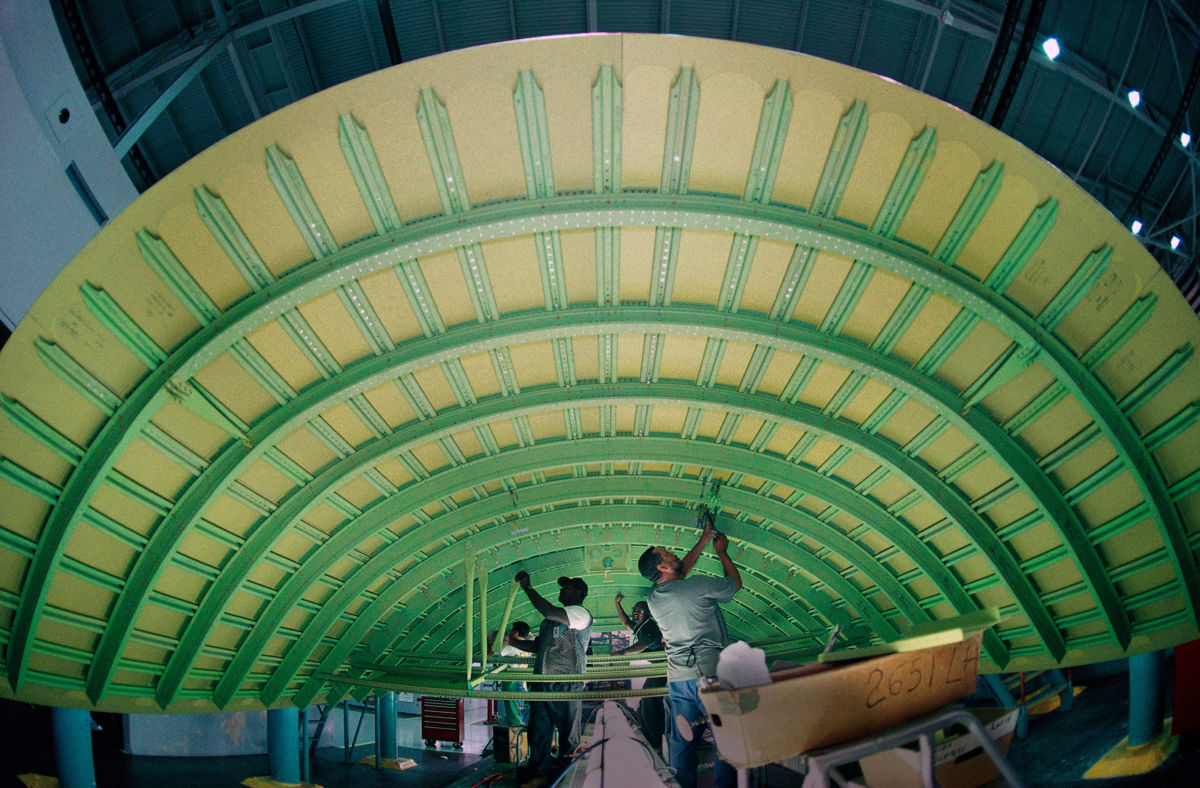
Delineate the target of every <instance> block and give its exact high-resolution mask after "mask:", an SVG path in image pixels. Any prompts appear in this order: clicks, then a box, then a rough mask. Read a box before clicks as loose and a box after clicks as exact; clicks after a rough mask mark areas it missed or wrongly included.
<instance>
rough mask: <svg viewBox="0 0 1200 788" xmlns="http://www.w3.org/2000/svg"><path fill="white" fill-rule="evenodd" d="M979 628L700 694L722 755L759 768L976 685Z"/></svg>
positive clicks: (877, 727) (886, 723)
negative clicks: (908, 648)
mask: <svg viewBox="0 0 1200 788" xmlns="http://www.w3.org/2000/svg"><path fill="white" fill-rule="evenodd" d="M982 639H983V634H982V632H976V633H974V634H973V635H969V636H965V637H964V638H963V639H961V640H958V641H957V642H951V643H943V644H942V645H937V646H932V647H929V648H922V649H919V650H915V651H906V652H901V653H891V654H884V655H882V656H875V657H869V658H865V659H860V660H852V659H848V658H847V657H846V654H848V653H850V652H843V654H841V655H839V657H838V660H840V661H831V662H826V663H810V664H807V665H801V666H800V667H797V668H792V669H789V670H784V671H778V672H776V673H772V674H771V683H770V684H765V685H763V686H760V687H747V688H745V689H733V690H722V689H721V688H720V687H719V686H714V687H710V688H708V689H705V690H702V691H701V692H700V699H701V701H702V702H703V703H704V707H705V708H706V709H707V710H708V713H709V720H710V722H711V724H712V731H713V738H714V739H715V741H716V744H717V749H718V751H720V753H721V757H722V758H723V759H724V760H725V761H727V762H729V763H731V764H733V765H734V766H736V767H738V768H748V767H753V766H762V765H765V764H768V763H773V762H775V761H779V760H783V759H784V758H790V757H792V756H795V755H799V754H801V753H804V752H809V751H811V750H815V749H818V748H820V747H828V746H830V745H833V744H837V743H839V742H844V741H849V740H851V739H857V738H859V737H861V736H866V735H868V734H871V733H876V732H878V731H881V730H885V729H887V728H890V727H893V726H895V725H898V724H900V723H902V722H905V721H906V720H909V719H911V718H912V717H916V716H917V715H920V714H925V713H928V712H930V711H933V710H934V709H937V708H939V707H941V706H944V705H945V704H947V703H949V702H951V701H953V700H957V699H958V698H963V697H966V696H967V695H970V694H971V692H973V691H974V689H975V676H976V672H977V669H978V665H979V648H980V644H981V642H982Z"/></svg>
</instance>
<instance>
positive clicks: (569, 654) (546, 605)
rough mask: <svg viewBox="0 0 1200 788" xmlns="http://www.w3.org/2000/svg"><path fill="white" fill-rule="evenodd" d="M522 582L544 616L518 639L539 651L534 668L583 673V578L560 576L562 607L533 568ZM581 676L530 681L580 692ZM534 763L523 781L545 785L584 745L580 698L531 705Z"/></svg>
mask: <svg viewBox="0 0 1200 788" xmlns="http://www.w3.org/2000/svg"><path fill="white" fill-rule="evenodd" d="M516 580H517V583H518V585H520V586H521V588H523V589H525V595H526V596H528V597H529V601H530V603H532V604H533V609H534V610H536V611H537V612H539V613H541V614H542V615H543V616H545V620H544V621H542V625H541V627H539V628H538V636H537V637H536V638H535V639H534V640H532V641H525V642H524V643H517V644H515V645H516V646H517V647H518V648H522V649H524V650H526V651H532V652H534V653H536V654H537V656H536V657H535V658H534V662H533V672H534V673H538V674H543V675H556V674H571V673H583V672H584V670H585V669H586V667H587V648H588V643H589V642H590V641H591V638H592V614H591V613H589V612H588V610H587V608H585V607H584V606H583V600H584V599H585V598H587V592H588V587H587V583H585V582H584V581H583V578H582V577H560V578H558V585H559V590H558V602H559V604H560V605H562V607H559V606H557V605H554V604H552V603H551V602H550V601H549V600H547V599H546V598H545V597H543V596H542V595H541V594H539V593H538V592H537V591H535V590H534V589H533V586H532V585H530V582H529V573H528V572H526V571H524V570H522V571H520V572H517V577H516ZM582 689H583V682H582V681H551V682H540V681H539V682H530V690H531V695H530V698H531V700H532V699H533V698H534V697H535V696H534V695H533V694H532V693H536V692H538V691H542V692H579V691H581V690H582ZM529 705H530V710H529V762H528V763H527V764H526V765H525V766H523V767H521V769H520V770H519V771H518V773H517V777H518V782H519V783H520V784H521V785H523V786H539V785H546V784H548V783H549V782H550V780H551V777H553V776H555V775H556V773H557V772H558V771H561V769H562V768H563V767H565V765H566V759H567V756H568V755H570V753H571V752H572V751H574V749H575V747H576V746H577V745H578V744H579V727H580V725H579V723H580V716H581V714H582V711H583V704H582V702H581V701H578V700H532V702H531V703H530V704H529ZM555 730H557V731H558V761H557V763H555V762H553V761H552V760H551V758H550V740H551V739H552V738H553V736H554V731H555Z"/></svg>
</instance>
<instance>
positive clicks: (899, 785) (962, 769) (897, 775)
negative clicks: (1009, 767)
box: [858, 709, 1020, 788]
mask: <svg viewBox="0 0 1200 788" xmlns="http://www.w3.org/2000/svg"><path fill="white" fill-rule="evenodd" d="M967 711H969V712H971V713H972V714H974V715H975V717H976V718H978V720H979V721H980V722H981V723H983V726H984V729H985V730H986V731H987V732H988V735H990V736H991V737H992V739H994V740H995V742H996V744H997V746H999V748H1000V752H1002V753H1004V754H1006V755H1007V754H1008V747H1009V745H1010V744H1011V743H1012V737H1013V731H1014V730H1015V729H1016V727H1017V717H1018V715H1019V714H1020V709H967ZM858 763H859V765H860V766H861V767H862V772H863V779H865V780H866V782H867V785H869V786H871V788H908V786H912V785H921V753H920V751H919V750H918V749H917V748H916V745H915V744H914V745H913V746H912V747H897V748H896V749H892V750H884V751H883V752H877V753H875V754H874V755H868V756H867V757H866V758H862V759H861V760H859V762H858ZM933 765H934V768H933V774H934V777H935V779H936V780H937V784H938V785H939V786H941V788H979V786H981V785H986V784H987V783H990V782H991V781H992V780H995V779H996V778H998V777H999V776H1000V770H999V769H997V768H996V764H995V763H994V762H993V761H992V759H991V758H990V757H989V756H988V754H987V753H986V752H984V750H983V747H981V746H980V744H979V742H978V740H977V739H976V738H975V734H973V733H971V732H970V731H960V732H957V733H951V734H950V735H947V736H945V738H943V739H941V740H940V741H939V742H938V743H936V744H935V745H934V748H933Z"/></svg>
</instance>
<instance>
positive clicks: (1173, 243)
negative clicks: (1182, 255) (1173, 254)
mask: <svg viewBox="0 0 1200 788" xmlns="http://www.w3.org/2000/svg"><path fill="white" fill-rule="evenodd" d="M1180 243H1181V241H1180V239H1179V236H1178V235H1172V236H1171V249H1172V250H1174V249H1178V248H1179V244H1180Z"/></svg>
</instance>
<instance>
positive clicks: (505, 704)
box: [499, 621, 529, 727]
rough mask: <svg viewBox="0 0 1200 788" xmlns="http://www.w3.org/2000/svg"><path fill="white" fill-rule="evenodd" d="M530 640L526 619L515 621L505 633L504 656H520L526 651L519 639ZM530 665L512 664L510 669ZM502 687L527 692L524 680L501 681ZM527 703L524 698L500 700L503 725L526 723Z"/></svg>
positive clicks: (502, 652) (507, 689)
mask: <svg viewBox="0 0 1200 788" xmlns="http://www.w3.org/2000/svg"><path fill="white" fill-rule="evenodd" d="M528 640H529V625H528V624H526V623H525V622H524V621H514V622H513V625H512V626H511V627H509V630H508V632H507V633H506V634H505V635H504V646H503V647H502V648H501V649H500V656H502V657H519V656H521V655H522V654H524V653H525V651H523V650H522V649H521V648H519V647H518V646H517V644H516V642H517V641H528ZM526 667H528V665H510V666H509V669H512V668H517V669H524V668H526ZM500 689H501V690H503V691H504V692H525V691H526V688H525V682H523V681H503V682H501V683H500ZM525 706H526V704H525V701H523V700H502V701H500V708H499V717H500V723H501V724H502V725H508V726H509V727H512V726H515V725H524V724H525V723H526V721H527V720H528V717H527V715H526V708H525Z"/></svg>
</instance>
